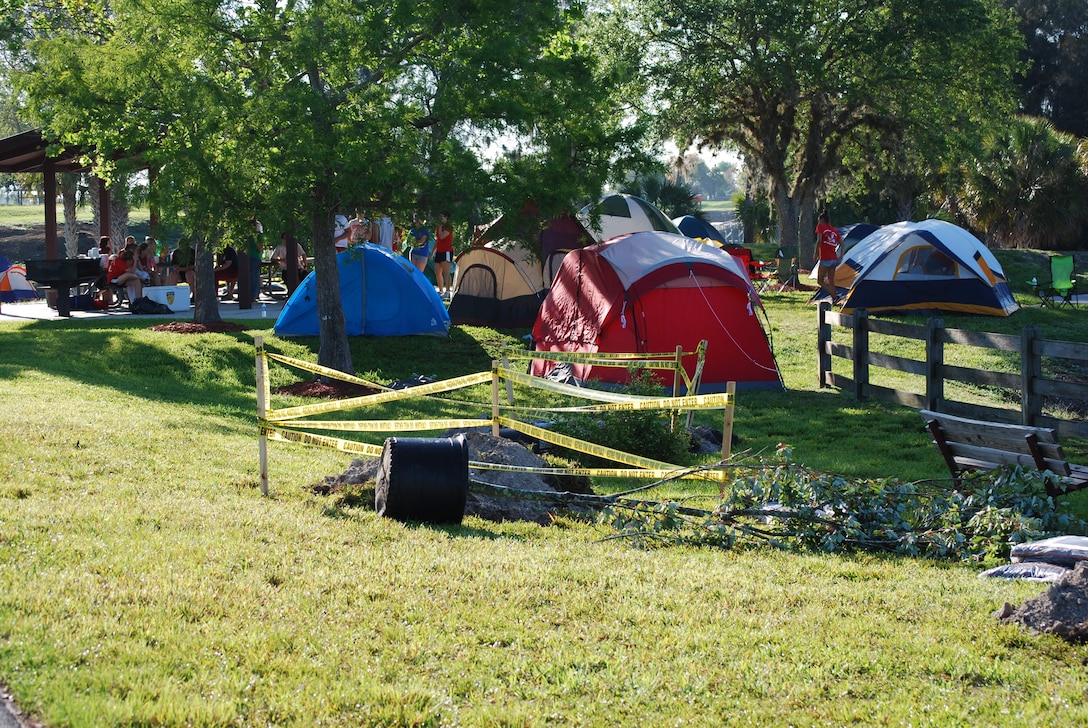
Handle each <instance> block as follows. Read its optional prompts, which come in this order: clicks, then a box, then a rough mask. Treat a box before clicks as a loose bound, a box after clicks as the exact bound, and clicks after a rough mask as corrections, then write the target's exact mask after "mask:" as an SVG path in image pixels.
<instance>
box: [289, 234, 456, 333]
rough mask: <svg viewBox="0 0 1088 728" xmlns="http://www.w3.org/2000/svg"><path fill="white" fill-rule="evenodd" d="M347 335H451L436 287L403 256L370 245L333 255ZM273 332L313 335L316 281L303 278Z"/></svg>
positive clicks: (315, 314) (444, 306)
mask: <svg viewBox="0 0 1088 728" xmlns="http://www.w3.org/2000/svg"><path fill="white" fill-rule="evenodd" d="M336 266H337V268H339V270H340V304H341V306H343V309H344V319H345V322H346V325H347V332H348V336H363V335H365V336H406V335H409V334H436V335H441V336H446V335H448V334H449V329H450V317H449V314H448V313H447V312H446V305H445V304H444V303H443V302H442V299H441V298H439V296H438V292H437V291H435V290H434V286H432V285H431V283H430V282H429V281H428V280H427V279H426V277H424V275H423V274H422V273H420V272H419V270H417V269H416V267H415V266H414V265H412V263H410V262H409V261H408V260H407V259H405V258H404V257H403V256H400V255H395V254H393V253H391V252H389V251H388V250H386V249H385V248H382V247H380V246H377V245H371V244H369V243H367V244H364V245H356V246H355V247H352V248H348V249H347V250H344V251H341V252H339V253H337V254H336ZM275 332H276V335H277V336H317V334H318V326H317V280H316V278H315V277H314V273H312V272H311V273H310V274H309V275H308V276H306V279H305V280H303V281H302V283H301V284H300V285H299V287H298V288H296V289H295V292H294V293H293V294H291V298H290V299H288V301H287V303H286V304H285V305H284V307H283V311H282V312H280V317H279V318H278V319H277V320H276V327H275Z"/></svg>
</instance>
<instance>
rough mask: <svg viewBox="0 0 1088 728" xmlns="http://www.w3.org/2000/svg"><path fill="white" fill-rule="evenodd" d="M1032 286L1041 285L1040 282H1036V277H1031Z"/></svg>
mask: <svg viewBox="0 0 1088 728" xmlns="http://www.w3.org/2000/svg"><path fill="white" fill-rule="evenodd" d="M1031 285H1033V286H1037V285H1039V281H1037V280H1035V276H1032V277H1031Z"/></svg>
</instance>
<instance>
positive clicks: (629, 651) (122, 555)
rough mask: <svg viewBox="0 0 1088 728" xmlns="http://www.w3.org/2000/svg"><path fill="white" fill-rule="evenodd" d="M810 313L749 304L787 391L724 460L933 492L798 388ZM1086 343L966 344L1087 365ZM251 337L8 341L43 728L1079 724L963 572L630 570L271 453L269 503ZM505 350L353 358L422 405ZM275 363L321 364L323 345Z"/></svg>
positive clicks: (19, 329)
mask: <svg viewBox="0 0 1088 728" xmlns="http://www.w3.org/2000/svg"><path fill="white" fill-rule="evenodd" d="M1025 265H1027V264H1025ZM1021 277H1023V276H1021ZM1011 278H1012V276H1011V275H1010V279H1011ZM1027 278H1030V276H1027V277H1026V278H1025V280H1027ZM1017 292H1018V295H1021V296H1025V297H1024V299H1023V300H1024V302H1025V303H1026V302H1027V300H1028V299H1027V298H1026V295H1027V294H1025V292H1024V291H1022V290H1019V289H1018V291H1017ZM805 298H806V296H805V295H804V294H800V293H783V294H770V295H768V296H767V297H766V302H767V307H768V315H769V319H770V323H771V331H772V336H773V338H774V343H775V350H776V353H777V356H778V360H779V364H780V367H781V369H782V371H783V376H784V378H785V381H786V385H787V387H788V391H786V392H781V393H767V392H744V393H742V394H741V395H740V396H739V398H738V408H737V413H736V432H737V434H738V435H739V437H740V438H741V444H740V448H741V449H751V450H753V451H760V450H773V449H774V447H775V445H776V444H777V443H778V442H780V441H782V442H788V443H789V444H791V445H792V446H793V448H794V454H795V458H796V459H797V460H798V461H800V462H801V463H804V464H806V465H810V466H812V467H816V468H820V469H825V470H830V471H835V472H840V473H843V474H845V475H850V476H858V477H883V476H899V477H901V478H904V479H921V478H943V477H946V473H945V471H944V468H943V465H942V464H941V461H940V459H939V458H938V456H937V455H936V453H935V452H934V451H933V450H932V448H931V446H930V445H929V444H928V440H927V438H926V437H925V435H924V433H923V431H922V428H921V420H920V418H919V417H918V415H917V413H916V412H914V411H911V410H907V409H904V408H899V407H895V406H891V405H883V404H879V403H871V402H861V403H859V402H854V401H852V400H851V399H849V398H848V397H846V396H845V395H841V394H838V393H835V392H831V391H828V390H819V389H817V388H816V386H815V385H816V361H815V325H816V316H815V312H814V310H813V309H811V308H810V307H809V306H807V305H806V304H805ZM1082 317H1083V312H1082V311H1076V312H1072V313H1066V312H1064V311H1063V312H1060V313H1059V312H1054V311H1044V310H1040V309H1026V310H1025V311H1023V312H1021V313H1018V314H1017V315H1016V316H1014V317H1013V318H1012V319H1010V320H1007V321H997V320H991V319H986V320H980V319H974V318H972V319H964V321H963V325H964V326H967V325H968V324H970V325H972V326H976V327H977V326H987V327H996V328H994V329H993V330H1001V331H1008V332H1015V331H1018V330H1019V329H1020V328H1021V327H1023V326H1026V325H1039V326H1040V327H1042V328H1044V335H1049V336H1052V337H1053V338H1066V339H1071V338H1074V337H1076V338H1075V340H1088V329H1086V328H1085V327H1086V324H1083V323H1082V322H1081V320H1080V319H1081V318H1082ZM251 323H252V324H253V326H254V328H253V329H252V330H250V331H247V332H245V333H242V334H207V335H176V334H163V333H157V332H152V331H149V330H147V329H146V328H145V327H146V326H147V321H146V320H145V321H139V320H135V319H133V320H118V319H111V320H108V321H106V320H73V321H55V322H54V321H50V322H21V323H3V324H0V376H2V377H3V380H4V397H3V402H4V406H5V410H6V416H5V417H4V418H3V419H2V420H0V442H3V443H4V446H3V447H2V448H0V476H2V477H0V682H2V683H4V684H5V685H6V686H7V687H8V688H9V689H10V691H11V693H12V694H13V695H14V697H15V699H16V701H17V702H18V704H19V705H20V706H21V707H22V708H23V709H24V710H27V711H29V712H31V713H33V714H34V716H35V717H36V718H38V719H40V720H41V721H42V723H43V724H44V725H47V726H50V727H56V726H101V725H112V726H150V725H158V726H226V725H246V726H249V725H258V724H259V725H277V726H284V725H299V726H303V725H305V726H314V725H323V726H360V725H366V726H372V725H381V726H401V725H420V726H454V725H465V726H477V725H490V726H514V725H518V726H537V725H540V726H543V725H586V726H611V725H629V724H636V723H639V724H644V725H663V724H686V725H723V724H751V725H786V724H790V725H799V726H803V725H842V724H848V723H853V724H860V725H905V724H912V725H919V724H930V725H971V726H976V725H993V726H1003V725H1076V724H1081V723H1084V722H1085V721H1088V707H1085V701H1084V696H1085V694H1086V692H1088V672H1085V670H1084V664H1085V662H1086V660H1088V647H1086V646H1071V645H1067V644H1065V643H1064V642H1062V641H1060V640H1058V639H1057V638H1053V637H1035V636H1031V635H1029V634H1027V633H1025V632H1023V631H1022V630H1021V629H1020V628H1018V627H1013V626H1005V625H1000V624H998V623H997V622H996V620H995V619H993V617H992V616H991V613H992V612H993V611H994V610H995V609H997V608H998V607H1000V606H1001V605H1002V604H1003V603H1004V602H1006V601H1007V602H1011V603H1013V604H1018V603H1020V602H1022V601H1024V600H1025V599H1027V598H1029V597H1031V596H1035V595H1037V594H1039V593H1041V592H1042V591H1043V587H1042V586H1040V585H1037V584H1026V583H1004V582H994V581H982V580H980V579H979V578H978V577H977V573H978V571H979V567H978V566H977V565H964V564H957V563H946V562H934V561H927V560H920V559H910V558H902V557H890V556H874V555H870V554H855V555H826V554H814V553H789V552H781V551H774V550H770V549H754V548H752V549H743V550H734V551H721V550H715V549H709V548H708V549H698V548H688V547H676V548H663V549H657V550H641V549H638V548H635V547H634V545H633V544H631V543H629V542H626V541H623V540H615V539H607V538H606V537H607V536H609V535H611V532H610V531H609V530H607V529H606V528H605V527H603V526H598V525H594V524H586V523H582V522H577V521H573V520H568V519H560V520H559V521H558V522H557V523H556V524H555V525H554V526H552V527H540V526H536V525H526V524H516V523H515V524H495V523H491V522H488V521H483V520H479V519H474V518H470V519H467V520H466V521H465V523H464V524H463V525H462V526H460V527H443V528H435V527H421V526H418V525H405V524H401V523H398V522H395V521H391V520H386V519H381V518H378V517H377V516H375V514H374V513H373V511H372V510H370V509H367V508H363V507H358V506H356V505H354V504H353V503H352V502H351V501H350V500H346V499H337V498H335V497H322V496H318V495H315V494H314V493H313V492H312V491H311V490H309V489H308V488H307V487H306V486H307V485H309V484H311V483H314V482H317V481H320V480H321V478H322V476H324V475H326V474H332V473H339V472H341V471H342V470H344V469H345V467H346V466H347V463H348V458H347V457H346V456H344V455H343V454H341V453H338V452H332V451H325V450H318V449H311V448H306V447H302V446H298V445H290V444H283V443H271V445H270V451H271V482H272V485H271V492H270V495H269V496H268V497H262V496H261V495H260V491H259V489H258V480H257V447H256V444H257V438H256V427H255V397H254V349H253V345H252V339H253V336H255V335H258V334H260V335H265V336H269V337H270V336H271V332H270V331H268V330H267V329H268V328H270V327H271V323H272V322H271V321H269V322H263V321H255V322H251ZM946 324H949V325H952V324H951V323H949V320H948V319H947V318H946ZM956 325H959V324H956ZM522 333H524V332H494V331H491V330H489V329H482V328H469V327H465V328H457V329H455V331H454V334H453V336H452V337H451V338H450V339H448V340H445V339H436V338H431V337H418V338H416V337H413V338H410V339H355V340H353V341H352V342H351V345H352V350H353V358H354V362H355V366H356V368H357V370H358V372H359V374H360V375H361V376H364V377H368V378H376V379H380V380H382V381H389V380H392V379H397V378H405V377H409V376H411V375H413V374H435V375H438V376H440V377H443V378H445V377H449V376H456V375H460V374H468V373H472V372H476V371H482V370H485V369H487V368H488V367H489V362H490V360H491V358H492V357H494V356H496V355H497V353H498V352H499V351H500V348H501V346H503V345H504V344H508V345H514V344H516V342H517V339H518V336H520V335H521V334H522ZM267 341H268V346H269V348H270V349H272V350H274V351H279V352H282V353H284V354H287V355H290V356H296V357H299V358H305V359H310V360H314V359H316V354H315V352H316V341H315V340H312V339H300V340H280V339H276V338H274V337H271V338H269V339H267ZM962 356H963V357H965V358H966V359H968V360H969V359H970V358H971V357H972V356H977V355H975V354H972V353H970V352H966V353H963V354H962ZM271 376H272V385H273V386H277V385H279V384H287V383H289V382H291V381H294V380H295V379H296V378H297V376H296V374H295V373H293V372H292V371H291V370H288V369H286V368H283V367H279V366H277V367H274V368H273V369H272V372H271ZM465 396H466V397H469V398H471V399H473V400H474V401H481V402H482V401H486V398H487V397H488V396H489V393H488V392H469V393H467V394H466V395H465ZM277 404H279V403H277ZM470 408H471V407H470ZM652 496H653V494H651V497H652ZM1071 501H1072V503H1071V505H1069V506H1066V507H1068V508H1073V509H1075V510H1077V511H1078V512H1082V511H1083V510H1084V504H1083V501H1082V500H1078V499H1077V498H1073V499H1071Z"/></svg>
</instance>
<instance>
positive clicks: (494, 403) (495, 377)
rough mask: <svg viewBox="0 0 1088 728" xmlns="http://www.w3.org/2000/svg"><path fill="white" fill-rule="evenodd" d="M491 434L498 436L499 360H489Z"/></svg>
mask: <svg viewBox="0 0 1088 728" xmlns="http://www.w3.org/2000/svg"><path fill="white" fill-rule="evenodd" d="M491 436H492V437H498V436H499V362H498V361H492V362H491Z"/></svg>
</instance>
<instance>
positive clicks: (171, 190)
mask: <svg viewBox="0 0 1088 728" xmlns="http://www.w3.org/2000/svg"><path fill="white" fill-rule="evenodd" d="M22 6H23V12H24V13H25V14H26V17H27V18H28V19H30V20H31V21H32V22H33V23H37V26H36V28H37V30H36V31H35V32H34V33H32V34H31V35H32V38H31V39H30V40H29V41H28V42H27V43H26V44H25V48H26V50H27V52H28V59H29V62H28V65H27V67H26V71H27V72H26V73H24V74H23V75H22V80H23V84H24V85H23V88H24V89H25V90H26V92H27V93H28V94H29V97H30V98H31V99H32V100H33V102H34V104H35V106H36V107H37V108H39V109H40V113H39V119H40V121H41V122H42V123H43V124H44V125H45V128H46V129H47V130H48V131H49V132H50V133H52V134H54V135H55V136H56V137H57V138H58V139H63V140H64V141H67V142H78V143H80V144H83V145H86V146H91V147H94V148H96V149H97V150H98V158H97V162H98V164H99V165H100V166H101V167H108V166H109V165H110V164H112V162H111V161H110V160H112V159H113V157H114V153H115V152H116V151H117V150H119V149H126V150H129V151H130V152H131V151H132V150H139V151H140V152H141V153H142V159H141V161H143V162H145V163H147V164H148V165H150V166H151V167H152V168H153V169H156V170H157V171H158V174H157V177H156V180H157V186H158V190H157V193H158V194H159V196H160V200H159V201H160V204H161V205H162V207H163V209H164V212H170V211H172V212H173V213H174V215H175V218H176V219H177V220H178V221H179V222H181V223H183V224H185V225H186V226H188V227H189V228H190V229H191V230H192V232H193V233H194V234H197V233H199V235H200V237H202V238H207V239H208V240H209V241H211V243H212V244H213V245H214V244H215V241H217V240H219V239H220V238H224V237H225V238H229V237H230V236H231V235H235V236H237V235H241V234H243V231H244V230H245V229H246V227H247V225H249V222H248V221H249V219H250V218H251V217H252V216H253V215H257V216H259V217H264V218H265V219H266V220H270V221H274V222H275V223H277V224H286V223H287V222H288V221H289V220H291V219H294V218H296V217H297V218H301V219H303V220H304V221H306V224H307V225H308V227H309V230H310V234H311V236H312V246H313V251H312V252H313V254H314V257H315V268H316V271H317V282H318V292H319V293H318V316H319V319H320V321H321V324H320V326H321V350H320V352H319V362H320V363H322V364H323V365H326V366H331V367H334V368H336V369H340V370H343V371H353V367H352V363H351V361H350V354H349V350H348V347H347V340H346V335H345V333H344V320H343V312H342V310H341V308H340V301H339V291H338V277H337V269H336V264H335V258H334V248H333V245H332V229H333V217H334V215H335V214H336V213H337V211H338V210H340V209H343V210H344V212H348V211H349V210H350V208H353V207H361V208H366V209H370V210H372V211H374V212H392V213H394V214H395V215H398V216H403V218H407V216H408V215H409V214H410V212H411V211H413V210H416V209H420V210H422V211H424V212H437V211H439V210H452V211H454V213H455V215H456V214H457V213H458V212H462V213H466V214H467V213H469V212H471V211H473V210H475V209H478V208H479V207H480V206H481V205H483V204H485V203H497V204H498V205H499V206H500V207H502V206H506V207H507V209H520V208H521V206H522V205H524V203H525V201H526V199H527V198H530V197H531V198H533V200H534V202H535V203H536V205H537V207H538V209H540V210H541V212H542V214H543V215H548V214H551V213H554V212H558V211H559V210H569V209H571V208H572V206H573V205H574V204H576V202H577V201H579V200H581V199H584V198H586V197H596V196H597V195H598V194H599V192H600V189H601V187H602V186H603V184H604V183H605V182H606V180H607V179H609V177H610V176H611V175H612V170H613V164H614V160H615V159H616V158H617V157H618V156H620V153H621V152H622V151H623V150H624V149H628V148H630V147H632V146H633V142H634V141H636V140H637V138H638V135H639V130H638V128H637V126H635V125H632V124H631V123H630V122H629V120H627V119H624V118H622V117H620V118H616V117H613V116H611V115H610V114H607V113H604V110H605V109H606V108H608V104H609V99H610V94H611V89H613V88H615V87H616V85H617V83H618V81H617V78H618V77H617V76H616V74H615V73H614V70H613V69H611V68H604V67H602V66H600V65H598V63H597V60H596V57H595V55H594V54H593V53H592V48H591V47H590V46H589V45H588V43H587V41H586V39H585V38H584V37H583V36H582V35H581V33H580V29H581V27H582V25H581V23H582V21H583V17H584V16H583V12H582V9H581V6H580V5H578V4H569V3H559V2H555V0H529V1H525V0H492V1H491V2H489V3H487V4H486V6H485V5H481V4H480V3H479V2H477V1H476V0H454V1H453V2H447V1H443V2H437V1H435V0H424V1H422V2H420V1H417V0H412V1H411V2H409V1H408V0H382V1H380V2H374V3H359V2H356V1H354V0H313V1H311V2H301V1H299V0H286V2H284V1H282V0H252V1H248V2H247V1H243V0H236V1H232V2H221V1H220V0H110V2H105V0H98V1H91V0H60V2H59V3H51V4H48V5H47V7H43V6H40V5H39V4H37V3H32V2H27V3H22ZM58 13H63V14H64V16H65V21H64V22H63V23H58V22H57V14H58ZM497 141H507V144H508V146H509V147H511V149H510V150H509V151H508V153H506V154H505V155H502V154H499V155H496V154H495V153H494V151H493V150H494V148H495V146H496V144H494V142H497ZM198 277H199V270H198ZM199 285H200V284H199V281H198V286H199ZM198 294H199V291H198Z"/></svg>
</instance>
